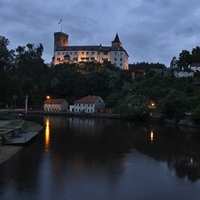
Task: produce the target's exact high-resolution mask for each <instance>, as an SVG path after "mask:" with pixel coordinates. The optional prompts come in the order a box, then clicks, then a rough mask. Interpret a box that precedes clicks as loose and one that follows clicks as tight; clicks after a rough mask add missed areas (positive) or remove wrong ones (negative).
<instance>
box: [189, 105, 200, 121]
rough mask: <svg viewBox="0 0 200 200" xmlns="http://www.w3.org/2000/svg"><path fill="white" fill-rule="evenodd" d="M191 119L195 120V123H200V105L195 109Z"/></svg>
mask: <svg viewBox="0 0 200 200" xmlns="http://www.w3.org/2000/svg"><path fill="white" fill-rule="evenodd" d="M191 120H192V121H193V122H194V124H195V125H200V106H198V107H197V108H195V109H194V110H193V112H192V115H191Z"/></svg>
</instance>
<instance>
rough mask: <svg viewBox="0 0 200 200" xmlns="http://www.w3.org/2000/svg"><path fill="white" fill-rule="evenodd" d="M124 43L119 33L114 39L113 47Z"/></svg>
mask: <svg viewBox="0 0 200 200" xmlns="http://www.w3.org/2000/svg"><path fill="white" fill-rule="evenodd" d="M121 46H122V43H121V42H120V40H119V36H118V33H117V34H116V36H115V39H114V40H113V41H112V47H121Z"/></svg>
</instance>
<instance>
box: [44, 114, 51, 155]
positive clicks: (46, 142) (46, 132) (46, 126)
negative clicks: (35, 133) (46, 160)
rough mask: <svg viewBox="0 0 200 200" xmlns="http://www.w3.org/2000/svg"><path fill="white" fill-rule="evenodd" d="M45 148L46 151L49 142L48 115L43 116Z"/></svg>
mask: <svg viewBox="0 0 200 200" xmlns="http://www.w3.org/2000/svg"><path fill="white" fill-rule="evenodd" d="M44 120H45V149H46V151H48V149H49V142H50V120H49V117H45V118H44Z"/></svg>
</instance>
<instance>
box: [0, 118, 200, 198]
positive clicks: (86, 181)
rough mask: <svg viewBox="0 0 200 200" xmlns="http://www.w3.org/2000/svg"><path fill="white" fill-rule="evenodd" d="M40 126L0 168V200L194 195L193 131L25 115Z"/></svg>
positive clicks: (198, 188) (199, 155)
mask: <svg viewBox="0 0 200 200" xmlns="http://www.w3.org/2000/svg"><path fill="white" fill-rule="evenodd" d="M27 120H30V121H34V122H37V123H39V124H41V125H42V126H43V127H44V129H43V130H42V131H40V132H39V134H38V135H37V136H36V137H35V138H34V139H33V140H32V141H31V142H30V143H29V144H27V145H26V146H24V147H23V148H22V149H21V150H20V151H19V152H18V153H17V154H15V155H14V156H13V157H11V158H10V159H9V160H7V161H6V162H4V163H2V164H1V165H0V199H1V200H11V199H15V200H26V199H28V200H65V199H67V200H68V199H69V200H73V199H75V200H76V199H77V200H80V199H81V200H90V199H91V200H121V199H123V200H126V199H127V200H129V199H130V200H132V199H135V200H146V199H147V200H148V199H152V200H160V199H162V200H168V199H170V200H178V199H181V200H198V199H200V133H199V129H194V128H189V127H184V126H174V125H169V124H164V125H161V124H157V123H153V122H152V123H141V122H140V123H139V122H133V121H123V120H114V119H100V118H95V119H91V118H72V117H69V118H67V117H58V116H33V115H32V116H28V118H27Z"/></svg>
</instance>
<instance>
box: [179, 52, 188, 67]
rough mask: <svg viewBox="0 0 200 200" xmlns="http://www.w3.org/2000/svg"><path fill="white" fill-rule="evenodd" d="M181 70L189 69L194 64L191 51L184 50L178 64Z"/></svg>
mask: <svg viewBox="0 0 200 200" xmlns="http://www.w3.org/2000/svg"><path fill="white" fill-rule="evenodd" d="M177 64H178V67H179V68H182V67H184V68H187V67H188V66H189V65H191V64H192V56H191V54H190V52H189V51H187V50H182V52H181V53H180V55H179V60H178V62H177Z"/></svg>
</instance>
